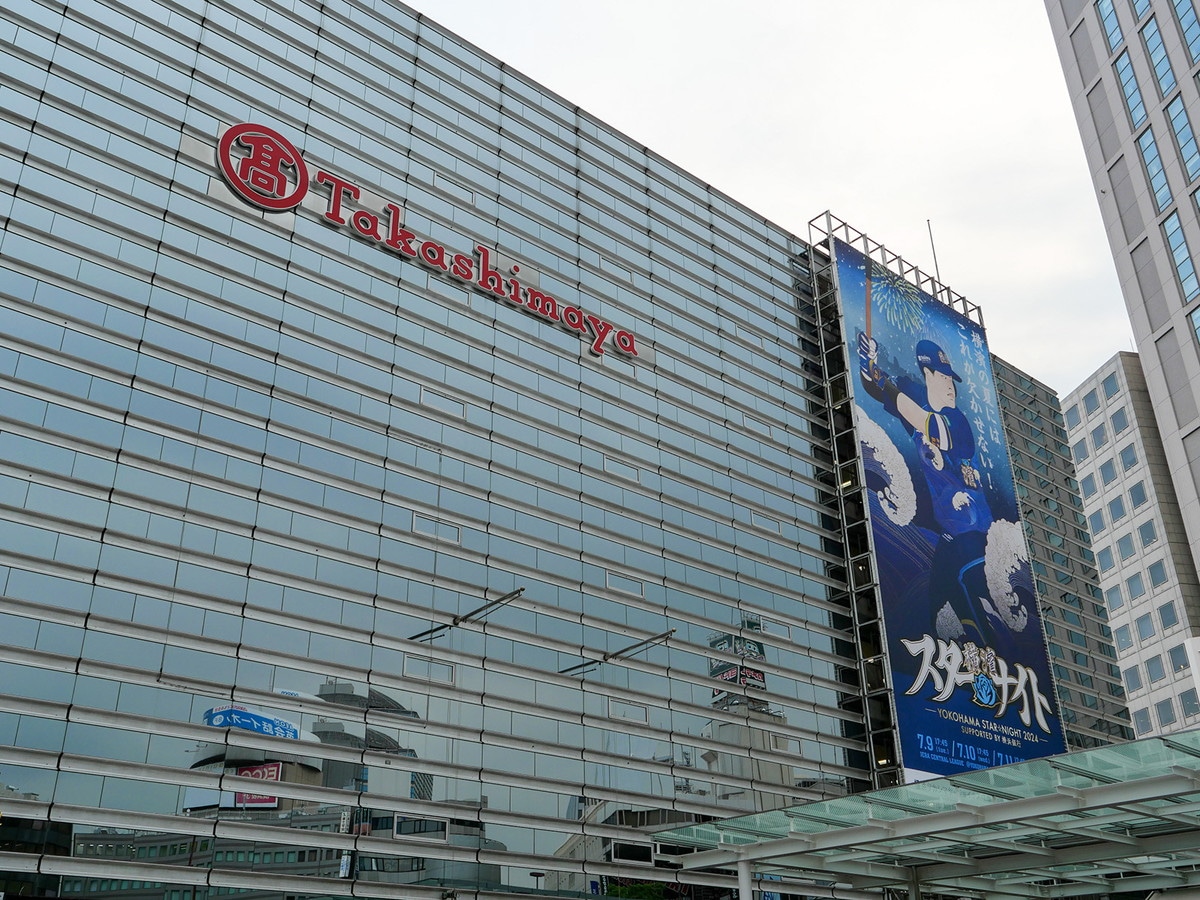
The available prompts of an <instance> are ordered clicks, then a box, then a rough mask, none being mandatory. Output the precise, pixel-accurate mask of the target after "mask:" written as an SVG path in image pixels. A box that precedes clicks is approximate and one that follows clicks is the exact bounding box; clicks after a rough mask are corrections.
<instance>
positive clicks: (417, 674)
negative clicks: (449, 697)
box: [404, 655, 454, 684]
mask: <svg viewBox="0 0 1200 900" xmlns="http://www.w3.org/2000/svg"><path fill="white" fill-rule="evenodd" d="M404 677H405V678H416V679H419V680H421V681H437V682H442V683H443V684H453V683H454V666H453V665H451V664H449V663H444V662H441V661H440V660H436V659H430V658H428V657H425V656H412V655H406V656H405V657H404Z"/></svg>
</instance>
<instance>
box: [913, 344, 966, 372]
mask: <svg viewBox="0 0 1200 900" xmlns="http://www.w3.org/2000/svg"><path fill="white" fill-rule="evenodd" d="M917 366H918V367H919V368H922V369H932V370H933V371H934V372H941V373H942V374H943V375H949V376H950V377H951V378H953V379H954V380H955V381H962V379H961V378H960V377H959V375H958V373H957V372H955V371H954V369H953V368H951V366H950V358H949V357H948V356H946V351H945V350H943V349H942V348H941V347H939V346H938V345H937V344H935V343H934V342H933V341H917Z"/></svg>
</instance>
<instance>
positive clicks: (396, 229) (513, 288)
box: [217, 122, 638, 357]
mask: <svg viewBox="0 0 1200 900" xmlns="http://www.w3.org/2000/svg"><path fill="white" fill-rule="evenodd" d="M217 164H218V168H219V169H220V170H221V175H222V176H223V177H224V178H225V181H226V182H227V183H228V185H229V186H230V188H231V189H232V190H233V191H234V192H235V193H236V194H237V195H238V196H239V197H241V198H242V199H243V200H245V201H246V202H248V203H250V204H252V205H254V206H257V207H258V208H259V209H263V210H266V211H268V212H283V211H286V210H291V209H295V208H296V207H298V206H299V205H300V204H301V203H302V202H303V201H304V198H305V197H306V196H307V195H308V192H309V191H310V190H315V191H322V192H325V193H327V194H328V199H327V200H326V204H325V212H324V218H325V221H326V222H328V223H329V224H330V225H332V226H334V227H337V228H341V229H343V230H345V231H348V232H349V233H351V234H353V235H355V236H356V237H358V238H361V239H363V240H366V241H369V242H371V243H374V244H377V245H378V246H379V247H380V248H382V249H384V250H388V251H390V252H393V253H395V254H397V255H399V256H401V257H403V258H406V259H410V260H412V261H414V262H417V263H420V264H421V265H423V266H424V267H425V268H427V269H430V270H432V271H434V272H435V273H437V274H439V275H444V276H446V277H448V278H451V279H454V280H456V281H460V282H462V283H464V284H467V285H469V286H470V287H471V288H472V289H474V290H476V291H478V292H480V293H482V294H486V295H488V296H490V297H492V298H493V299H494V300H496V301H497V302H502V303H506V304H509V305H512V306H516V307H519V308H520V309H523V310H524V311H525V312H527V313H529V314H530V315H532V316H535V317H537V318H539V319H542V320H543V321H547V322H552V323H554V324H556V325H558V326H560V327H562V328H565V329H567V330H568V331H574V332H576V333H578V334H579V335H580V336H581V337H582V338H583V339H584V340H585V341H587V342H588V349H589V350H590V351H591V352H592V353H593V354H595V355H596V356H602V355H603V354H604V353H605V351H606V350H610V349H615V350H617V351H618V352H619V353H621V354H623V355H625V356H628V357H634V356H637V355H638V349H637V339H636V338H635V337H634V335H633V334H632V333H631V332H629V331H626V330H624V329H620V328H617V327H616V326H615V325H613V324H612V323H611V322H607V321H605V320H604V319H601V318H600V317H599V316H595V315H592V314H591V313H587V312H584V311H583V310H582V309H580V308H579V307H578V306H572V305H570V304H566V303H563V302H561V301H560V300H558V299H557V298H555V297H552V296H550V295H549V294H546V293H544V292H543V291H540V290H538V289H537V288H535V287H533V286H531V285H529V284H522V282H521V279H520V278H519V277H518V276H519V275H520V272H521V267H520V265H517V264H513V265H511V266H508V267H507V269H508V271H507V272H502V271H501V270H500V268H499V267H498V265H497V264H496V262H495V251H494V250H491V249H489V248H487V247H485V246H483V245H482V244H476V245H475V247H474V248H473V250H472V251H471V252H470V253H461V252H457V251H455V250H453V249H451V248H449V247H446V246H445V245H443V244H441V243H439V242H438V241H434V240H430V239H427V238H422V237H421V236H420V235H418V234H416V233H415V232H412V231H410V230H408V229H407V228H405V227H404V209H403V207H401V206H400V204H398V203H395V202H391V201H389V202H387V203H385V204H384V207H383V209H382V210H378V211H375V210H368V209H362V208H359V207H357V206H356V205H355V202H356V201H358V200H359V199H360V198H361V197H362V194H363V191H362V188H361V187H360V186H359V185H357V184H355V183H354V182H352V181H350V180H348V179H346V178H342V177H341V176H339V175H335V174H333V173H331V172H326V171H325V170H323V169H319V170H317V172H316V174H315V175H313V176H312V177H311V178H310V176H309V172H308V166H307V165H306V164H305V162H304V158H303V156H302V155H301V154H300V151H299V150H297V149H296V147H295V145H294V144H292V143H291V142H290V141H289V140H287V138H285V137H284V136H283V135H281V134H280V133H279V132H278V131H275V130H274V129H273V128H268V127H267V126H265V125H256V124H252V123H249V122H243V123H241V124H239V125H234V126H232V127H230V128H228V129H227V130H226V131H225V133H224V134H222V135H221V137H220V140H219V141H218V142H217ZM526 281H528V279H526Z"/></svg>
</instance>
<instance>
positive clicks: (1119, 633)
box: [1113, 625, 1133, 650]
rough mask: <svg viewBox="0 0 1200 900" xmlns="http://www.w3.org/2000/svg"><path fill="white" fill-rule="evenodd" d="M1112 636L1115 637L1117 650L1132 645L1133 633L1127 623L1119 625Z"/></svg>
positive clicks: (1126, 648)
mask: <svg viewBox="0 0 1200 900" xmlns="http://www.w3.org/2000/svg"><path fill="white" fill-rule="evenodd" d="M1113 637H1115V638H1116V639H1117V649H1118V650H1128V649H1129V648H1130V647H1132V646H1133V635H1132V634H1131V633H1130V631H1129V626H1128V625H1121V626H1119V627H1118V628H1117V629H1116V630H1115V631H1113Z"/></svg>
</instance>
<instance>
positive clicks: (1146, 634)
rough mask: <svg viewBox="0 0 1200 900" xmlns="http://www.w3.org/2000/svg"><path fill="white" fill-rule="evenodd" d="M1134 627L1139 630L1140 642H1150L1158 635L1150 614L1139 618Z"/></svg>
mask: <svg viewBox="0 0 1200 900" xmlns="http://www.w3.org/2000/svg"><path fill="white" fill-rule="evenodd" d="M1133 627H1134V628H1136V629H1137V636H1138V640H1139V641H1148V640H1150V638H1152V637H1154V635H1155V634H1156V632H1155V630H1154V620H1153V619H1152V618H1150V614H1149V613H1146V615H1144V616H1138V617H1137V618H1136V619H1135V620H1134V622H1133Z"/></svg>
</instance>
